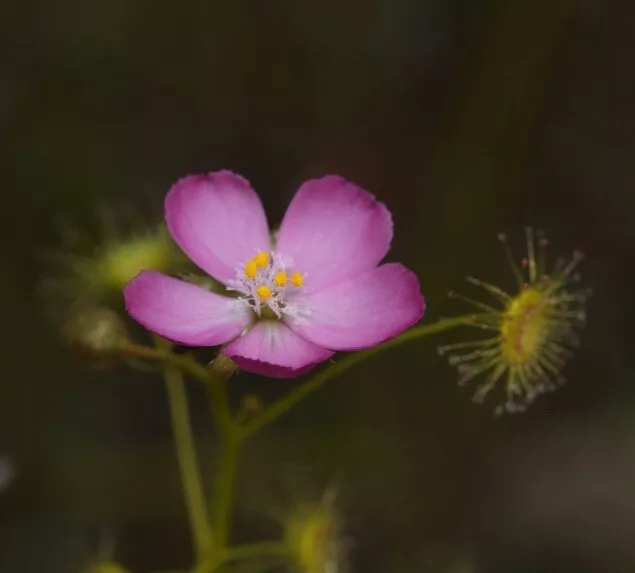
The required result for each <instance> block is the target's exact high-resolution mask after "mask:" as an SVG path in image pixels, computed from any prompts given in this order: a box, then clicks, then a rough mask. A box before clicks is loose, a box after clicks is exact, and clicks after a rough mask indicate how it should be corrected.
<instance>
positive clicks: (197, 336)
mask: <svg viewBox="0 0 635 573" xmlns="http://www.w3.org/2000/svg"><path fill="white" fill-rule="evenodd" d="M124 298H125V301H126V310H127V311H128V313H129V314H130V316H132V318H134V319H135V320H136V321H137V322H140V323H141V324H142V325H143V326H145V327H146V328H147V329H148V330H151V331H152V332H156V333H157V334H160V335H161V336H163V337H164V338H168V339H169V340H173V341H174V342H178V343H180V344H185V345H188V346H216V345H217V344H223V343H225V342H227V341H228V340H232V339H233V338H235V337H236V336H238V335H239V334H240V333H241V332H242V331H243V330H244V329H245V328H246V327H247V326H249V324H250V323H251V321H252V320H253V317H254V313H253V311H252V310H251V309H249V308H248V307H247V306H245V305H243V304H240V303H239V302H238V301H237V300H236V299H232V298H229V297H226V296H221V295H219V294H215V293H212V292H209V291H206V290H204V289H202V288H200V287H198V286H195V285H193V284H190V283H186V282H183V281H181V280H178V279H173V278H172V277H168V276H166V275H163V274H161V273H157V272H155V271H143V272H142V273H140V274H139V275H138V276H137V277H136V278H134V279H133V280H132V281H131V282H130V283H128V285H127V286H126V288H125V289H124Z"/></svg>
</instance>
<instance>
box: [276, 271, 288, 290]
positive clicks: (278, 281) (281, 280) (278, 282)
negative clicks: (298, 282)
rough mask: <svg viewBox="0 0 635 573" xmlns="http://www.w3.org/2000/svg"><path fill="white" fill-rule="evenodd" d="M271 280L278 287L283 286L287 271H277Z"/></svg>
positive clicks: (285, 282)
mask: <svg viewBox="0 0 635 573" xmlns="http://www.w3.org/2000/svg"><path fill="white" fill-rule="evenodd" d="M273 282H274V283H275V285H276V286H278V287H283V286H285V285H286V284H287V273H285V272H284V271H278V272H277V273H276V276H275V277H274V278H273Z"/></svg>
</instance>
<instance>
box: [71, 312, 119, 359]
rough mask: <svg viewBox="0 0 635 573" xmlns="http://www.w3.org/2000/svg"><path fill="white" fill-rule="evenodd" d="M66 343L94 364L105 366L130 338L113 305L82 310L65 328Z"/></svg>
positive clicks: (81, 356)
mask: <svg viewBox="0 0 635 573" xmlns="http://www.w3.org/2000/svg"><path fill="white" fill-rule="evenodd" d="M63 336H64V340H65V341H66V343H67V344H68V345H69V346H70V347H71V349H72V350H73V351H75V352H76V353H77V355H78V356H79V357H80V358H81V359H83V360H85V361H87V362H88V363H89V364H90V365H91V366H93V367H95V368H97V369H102V368H104V367H106V366H108V364H109V363H110V359H111V358H112V356H113V355H114V354H115V353H116V352H117V350H118V349H119V348H120V347H121V344H122V343H123V342H125V341H126V340H127V333H126V327H125V325H124V322H123V320H122V318H121V317H120V316H119V314H117V312H115V311H114V310H111V309H109V308H91V309H85V310H83V311H80V312H78V313H77V314H76V315H75V316H73V317H72V318H71V319H70V320H69V321H68V322H67V323H66V325H65V326H64V328H63Z"/></svg>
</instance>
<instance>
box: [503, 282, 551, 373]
mask: <svg viewBox="0 0 635 573" xmlns="http://www.w3.org/2000/svg"><path fill="white" fill-rule="evenodd" d="M544 302H545V297H544V295H543V294H542V293H541V292H540V291H539V290H538V289H537V288H535V287H530V288H527V289H526V290H525V291H523V292H522V293H521V294H520V295H519V296H517V297H516V298H514V299H513V300H512V301H511V302H510V303H509V306H508V307H507V309H506V311H505V313H504V316H503V320H502V325H501V336H502V340H503V342H502V343H501V351H502V354H503V356H504V358H505V359H506V360H507V362H508V363H510V364H518V363H523V362H527V361H531V359H532V357H534V356H535V355H536V353H537V352H538V351H539V350H540V347H541V345H542V342H543V341H544V339H545V335H546V334H548V333H547V332H546V328H545V327H546V326H547V325H548V323H549V318H548V317H547V316H545V309H544Z"/></svg>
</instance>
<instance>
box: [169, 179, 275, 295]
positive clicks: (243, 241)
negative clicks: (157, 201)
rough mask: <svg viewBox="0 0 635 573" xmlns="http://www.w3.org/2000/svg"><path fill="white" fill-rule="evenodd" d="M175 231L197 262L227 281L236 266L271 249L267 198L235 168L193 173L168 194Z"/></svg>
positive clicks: (172, 228)
mask: <svg viewBox="0 0 635 573" xmlns="http://www.w3.org/2000/svg"><path fill="white" fill-rule="evenodd" d="M165 220H166V223H167V226H168V229H169V230H170V234H171V235H172V237H173V238H174V240H175V241H176V242H177V243H178V245H179V246H180V247H181V249H183V251H184V252H185V253H186V254H187V256H188V257H190V259H192V261H194V262H195V263H196V264H197V265H198V266H199V267H200V268H202V269H203V270H204V271H206V272H207V273H209V274H210V275H212V276H213V277H214V278H215V279H217V280H219V281H221V282H223V283H225V284H227V282H228V281H230V280H232V279H235V278H236V267H237V266H239V265H241V264H242V263H244V262H245V261H246V260H247V259H250V258H251V257H253V256H254V255H255V254H256V253H257V252H258V251H269V249H270V244H269V243H270V241H269V228H268V226H267V218H266V216H265V212H264V210H263V208H262V203H261V202H260V199H259V198H258V195H256V192H255V191H254V190H253V189H252V188H251V186H250V185H249V182H248V181H247V180H246V179H244V178H242V177H241V176H240V175H236V174H234V173H232V172H230V171H218V172H215V173H207V174H202V175H190V176H188V177H185V178H183V179H181V180H180V181H178V182H177V183H176V184H175V185H174V186H173V187H172V188H171V189H170V191H169V192H168V195H167V197H166V199H165Z"/></svg>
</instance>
